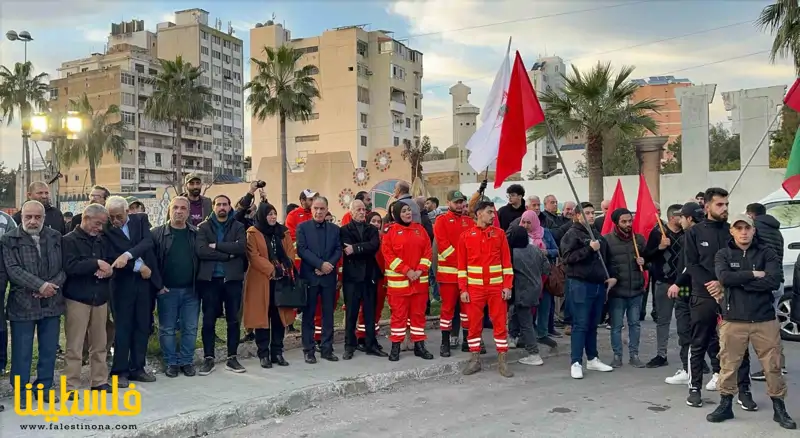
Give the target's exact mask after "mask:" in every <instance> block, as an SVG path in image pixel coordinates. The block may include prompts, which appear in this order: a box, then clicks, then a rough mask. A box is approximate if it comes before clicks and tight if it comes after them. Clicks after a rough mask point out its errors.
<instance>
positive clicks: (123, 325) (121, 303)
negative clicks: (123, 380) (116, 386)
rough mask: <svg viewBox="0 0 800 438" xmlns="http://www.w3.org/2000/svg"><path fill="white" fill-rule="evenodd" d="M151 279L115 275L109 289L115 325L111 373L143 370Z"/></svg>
mask: <svg viewBox="0 0 800 438" xmlns="http://www.w3.org/2000/svg"><path fill="white" fill-rule="evenodd" d="M151 296H152V295H151V291H150V282H149V281H148V280H144V279H142V277H141V276H140V274H139V273H134V275H131V274H128V273H125V274H122V275H120V276H119V277H118V278H115V280H114V282H113V283H112V288H111V309H112V316H113V317H114V324H115V326H116V334H115V336H114V360H113V362H112V364H111V374H115V375H118V376H123V377H127V376H129V375H131V374H135V373H138V372H141V371H143V370H144V364H145V354H146V353H147V340H148V339H149V337H150V318H151V315H152V311H151V305H150V297H151Z"/></svg>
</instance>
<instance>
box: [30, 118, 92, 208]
mask: <svg viewBox="0 0 800 438" xmlns="http://www.w3.org/2000/svg"><path fill="white" fill-rule="evenodd" d="M88 124H89V123H88V122H87V119H86V117H84V116H83V115H82V114H81V113H79V112H77V111H67V112H66V113H60V114H59V113H55V112H49V113H34V114H32V115H31V117H30V128H29V132H30V136H31V139H33V140H34V141H48V142H50V144H51V147H52V153H53V157H52V162H51V165H50V166H51V167H50V169H51V177H50V181H48V184H53V183H56V185H55V186H54V187H52V186H51V188H52V189H53V192H54V193H55V202H54V204H55V206H56V207H58V190H59V187H58V186H59V184H58V182H60V181H61V176H62V175H61V172H60V171H59V170H58V167H59V166H58V162H59V161H58V152H59V151H58V149H59V148H58V144H59V143H62V144H63V142H61V141H62V140H77V139H79V138H81V134H82V133H83V132H84V131H86V130H87V129H88Z"/></svg>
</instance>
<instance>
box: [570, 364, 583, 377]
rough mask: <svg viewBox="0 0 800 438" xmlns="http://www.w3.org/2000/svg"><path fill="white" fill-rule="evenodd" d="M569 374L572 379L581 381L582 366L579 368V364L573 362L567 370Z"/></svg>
mask: <svg viewBox="0 0 800 438" xmlns="http://www.w3.org/2000/svg"><path fill="white" fill-rule="evenodd" d="M569 373H570V374H571V375H572V378H573V379H582V378H583V366H581V363H580V362H575V363H574V364H572V366H571V367H570V368H569Z"/></svg>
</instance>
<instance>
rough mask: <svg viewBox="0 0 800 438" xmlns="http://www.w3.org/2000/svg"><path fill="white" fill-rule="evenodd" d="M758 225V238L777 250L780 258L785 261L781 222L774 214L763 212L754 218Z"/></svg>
mask: <svg viewBox="0 0 800 438" xmlns="http://www.w3.org/2000/svg"><path fill="white" fill-rule="evenodd" d="M753 222H754V223H755V225H756V236H758V240H759V241H760V242H761V243H762V244H764V245H766V246H768V247H769V248H770V249H771V250H773V251H775V254H777V255H778V259H779V260H781V261H783V234H781V223H780V222H778V220H777V219H775V218H774V217H773V216H770V215H768V214H763V215H761V216H756V218H755V219H753Z"/></svg>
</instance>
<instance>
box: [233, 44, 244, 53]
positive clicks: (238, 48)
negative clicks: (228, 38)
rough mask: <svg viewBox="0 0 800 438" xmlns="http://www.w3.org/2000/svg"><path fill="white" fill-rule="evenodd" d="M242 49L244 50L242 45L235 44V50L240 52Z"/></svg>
mask: <svg viewBox="0 0 800 438" xmlns="http://www.w3.org/2000/svg"><path fill="white" fill-rule="evenodd" d="M240 50H242V48H241V46H239V45H238V44H234V45H233V51H234V52H239V51H240Z"/></svg>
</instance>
